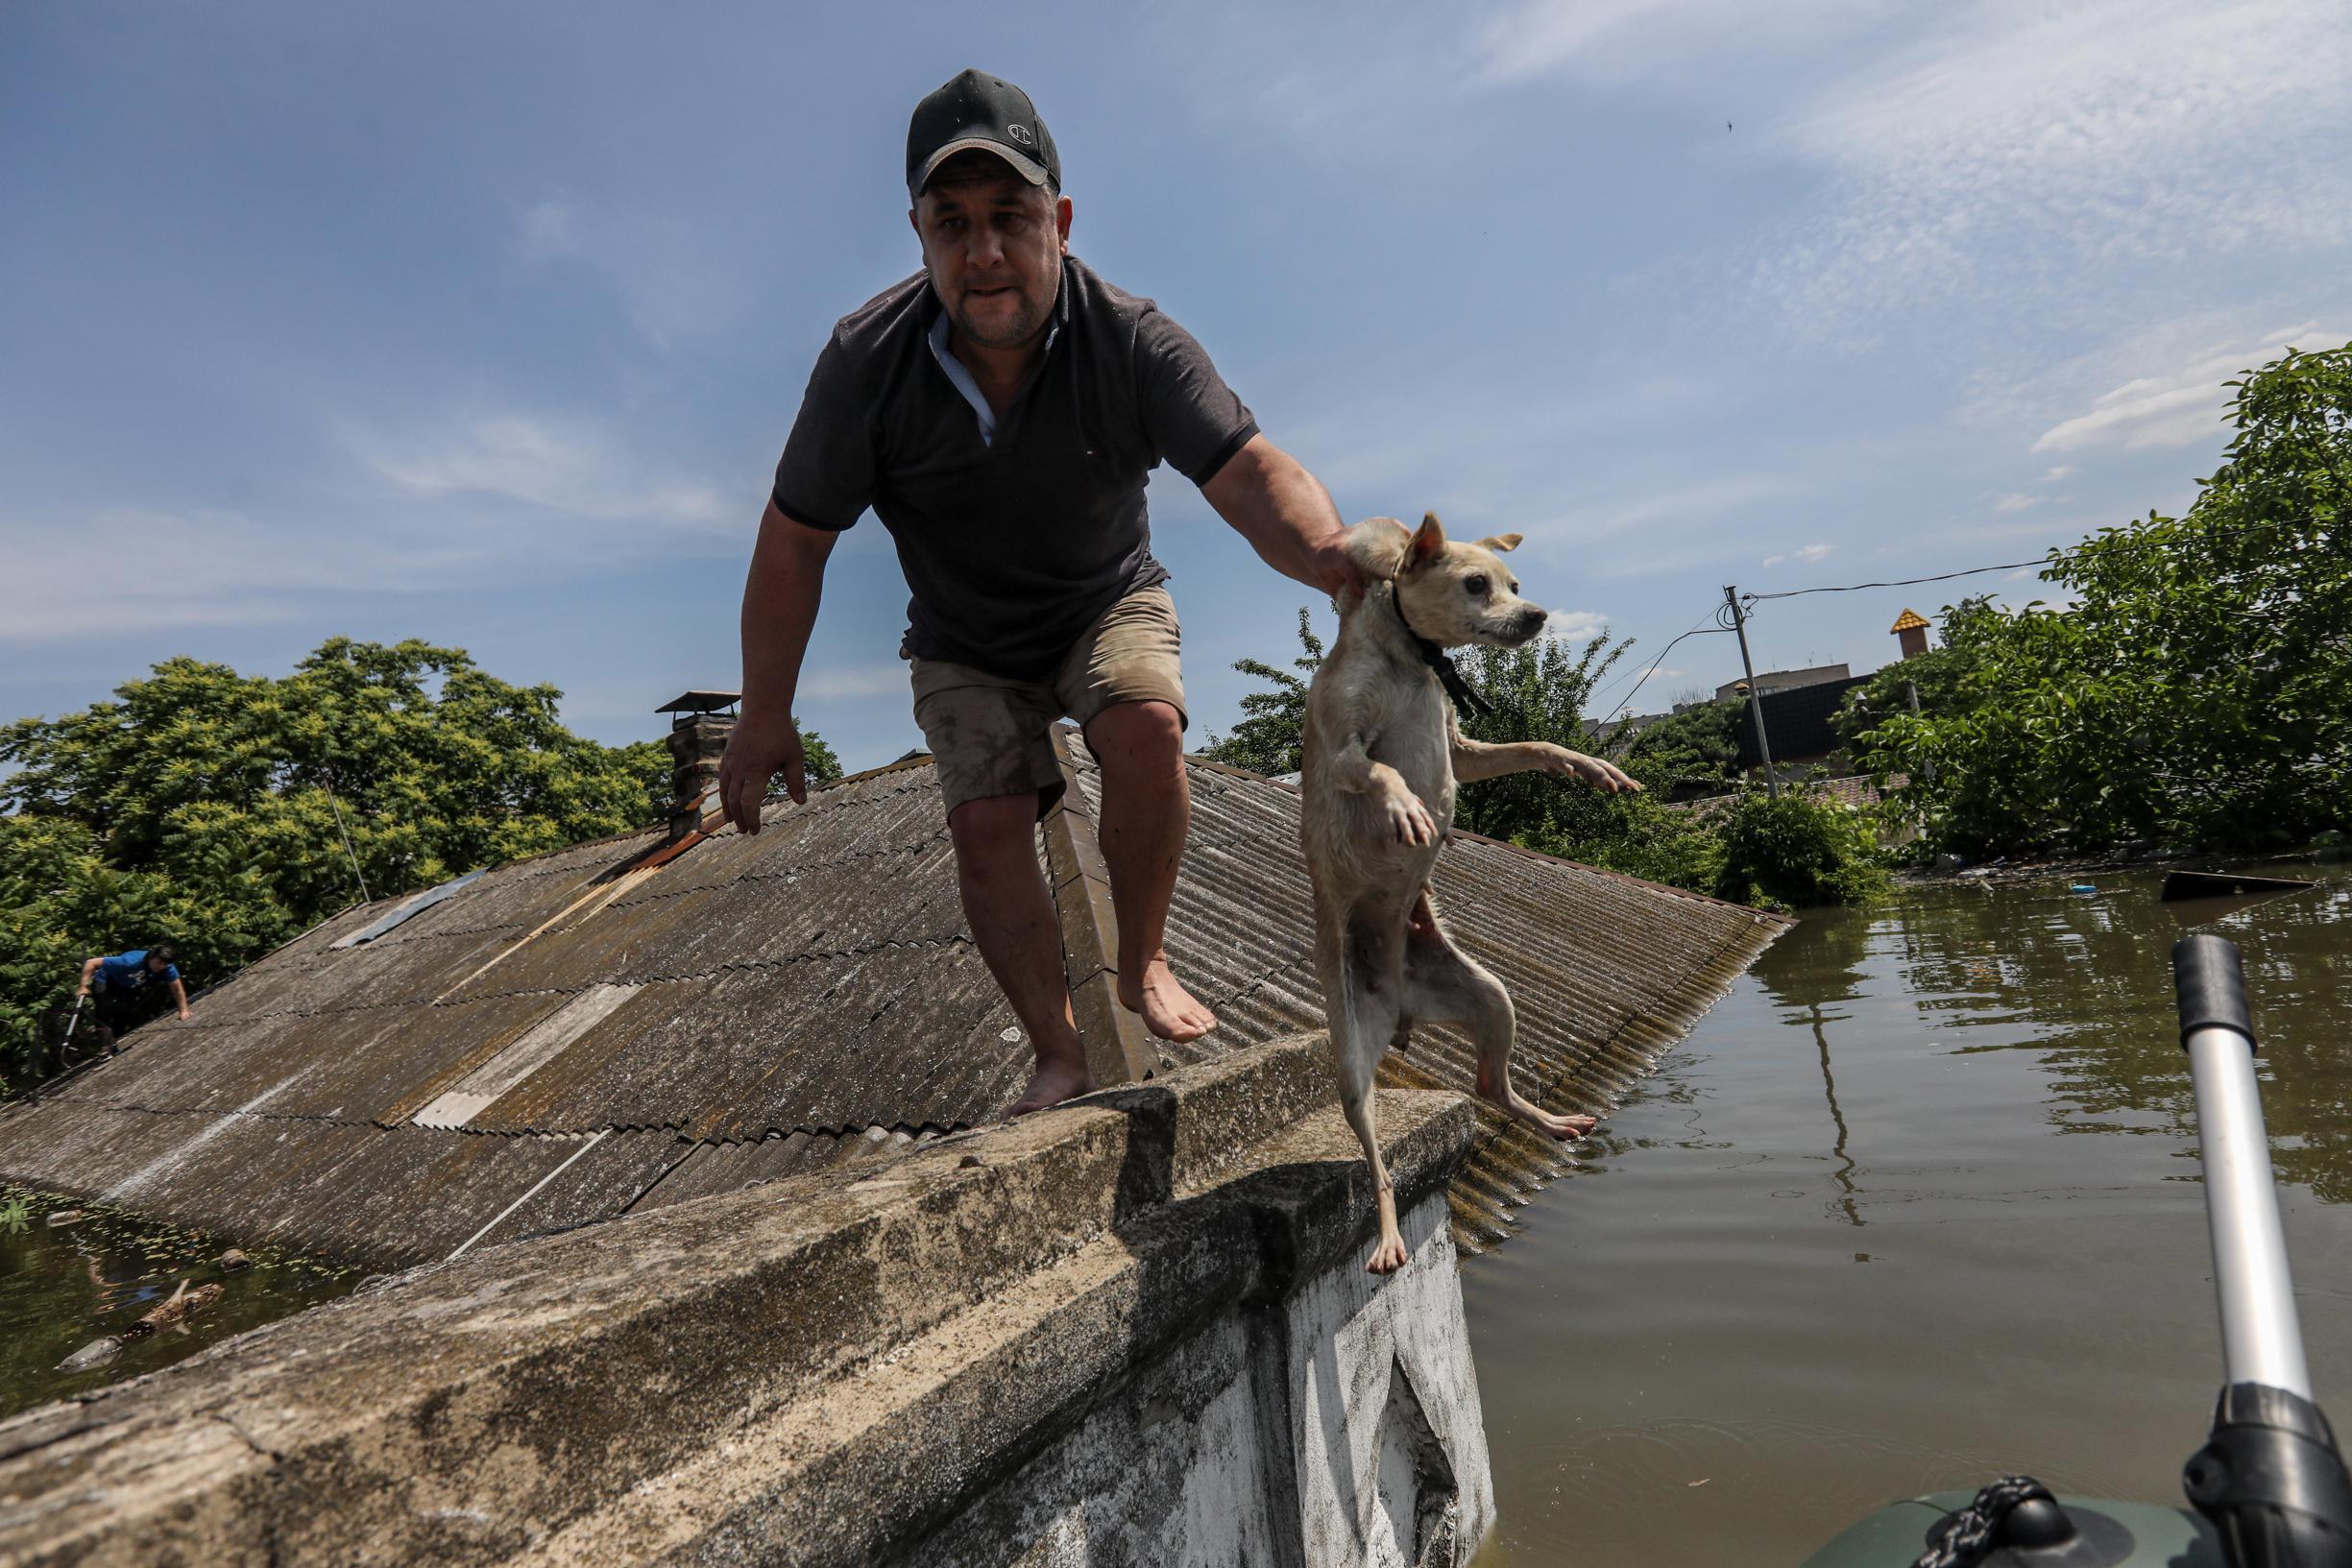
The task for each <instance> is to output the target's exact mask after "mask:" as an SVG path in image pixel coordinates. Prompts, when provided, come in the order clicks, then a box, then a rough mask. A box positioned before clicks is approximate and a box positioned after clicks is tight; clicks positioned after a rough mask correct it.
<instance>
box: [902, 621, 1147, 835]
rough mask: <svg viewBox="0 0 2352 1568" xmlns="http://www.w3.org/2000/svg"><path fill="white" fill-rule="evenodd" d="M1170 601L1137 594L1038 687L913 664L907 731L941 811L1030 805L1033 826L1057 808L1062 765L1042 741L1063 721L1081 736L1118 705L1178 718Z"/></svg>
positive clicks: (941, 664) (939, 663) (959, 667)
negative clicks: (935, 784)
mask: <svg viewBox="0 0 2352 1568" xmlns="http://www.w3.org/2000/svg"><path fill="white" fill-rule="evenodd" d="M1177 642H1178V637H1177V629H1176V600H1174V599H1172V598H1170V597H1169V596H1168V591H1167V590H1166V589H1165V588H1161V587H1159V586H1157V585H1154V586H1153V587H1151V588H1142V589H1137V590H1136V591H1134V592H1132V593H1130V594H1128V596H1127V597H1126V598H1124V599H1121V600H1120V601H1119V602H1118V603H1117V604H1114V605H1112V606H1111V607H1110V608H1109V609H1108V610H1106V611H1104V612H1103V618H1102V619H1101V620H1098V621H1096V622H1095V623H1094V625H1092V626H1091V627H1089V628H1087V631H1086V635H1085V636H1083V637H1081V638H1079V639H1078V642H1077V645H1076V646H1074V647H1072V648H1071V650H1070V652H1069V654H1068V656H1067V657H1066V658H1064V659H1063V660H1062V663H1061V667H1060V668H1059V669H1057V670H1055V672H1054V673H1053V674H1052V675H1051V676H1049V677H1047V678H1046V679H1045V680H1043V681H1013V680H1007V679H1006V678H1005V677H1004V676H1002V675H991V674H989V673H988V672H987V671H986V670H982V669H974V668H973V667H972V666H971V665H969V664H953V663H947V662H946V661H945V660H939V659H917V660H916V661H914V721H915V723H917V724H919V725H921V726H922V729H923V740H924V743H925V744H926V745H928V746H929V747H930V748H931V754H932V756H933V757H934V758H935V759H937V760H938V765H939V787H940V789H941V790H942V791H944V792H945V794H946V795H947V808H948V809H949V810H950V811H953V810H955V809H956V808H957V807H958V806H961V805H963V804H964V803H965V802H966V801H976V800H985V799H987V798H988V797H989V796H992V795H1028V794H1032V793H1033V794H1035V795H1036V796H1037V812H1038V814H1039V815H1040V816H1042V815H1044V814H1045V812H1046V811H1048V810H1050V809H1051V808H1053V805H1054V803H1055V801H1057V800H1059V799H1060V798H1061V791H1062V780H1061V764H1060V763H1059V762H1058V761H1056V760H1055V757H1054V743H1053V741H1052V740H1051V739H1050V738H1049V737H1048V734H1047V732H1048V731H1049V730H1050V729H1051V728H1052V727H1053V724H1054V721H1055V719H1058V718H1061V717H1063V716H1065V715H1067V716H1068V717H1070V718H1073V719H1075V720H1077V721H1078V724H1079V728H1080V729H1083V728H1084V727H1085V726H1086V725H1088V724H1090V723H1092V722H1093V721H1094V716H1095V715H1096V714H1097V713H1100V712H1103V709H1105V708H1108V707H1110V706H1111V705H1112V704H1113V703H1122V702H1164V703H1167V704H1168V705H1169V706H1171V707H1173V708H1174V709H1175V710H1176V715H1177V717H1178V719H1179V720H1181V719H1182V718H1183V715H1184V677H1183V673H1182V671H1181V670H1180V669H1179V668H1178V667H1177V663H1176V652H1177Z"/></svg>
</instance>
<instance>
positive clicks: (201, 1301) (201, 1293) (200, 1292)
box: [58, 1280, 223, 1372]
mask: <svg viewBox="0 0 2352 1568" xmlns="http://www.w3.org/2000/svg"><path fill="white" fill-rule="evenodd" d="M222 1291H223V1288H222V1287H221V1286H218V1285H199V1286H198V1287H196V1289H195V1290H193V1291H191V1290H189V1289H188V1282H187V1281H186V1280H182V1281H181V1282H180V1289H179V1290H177V1291H173V1292H172V1293H171V1298H170V1299H169V1300H167V1301H163V1302H160V1303H158V1305H157V1306H156V1307H155V1308H154V1309H153V1310H151V1311H150V1312H149V1313H148V1314H147V1315H146V1316H144V1317H142V1318H140V1319H139V1320H138V1321H137V1322H135V1323H133V1324H132V1325H131V1326H130V1327H129V1328H127V1329H125V1330H123V1331H122V1332H121V1333H120V1334H102V1335H100V1336H99V1337H98V1338H97V1339H92V1340H91V1341H90V1342H89V1343H88V1344H85V1345H84V1346H83V1347H82V1348H81V1349H79V1350H77V1351H75V1352H74V1353H73V1354H72V1355H70V1356H68V1357H66V1358H65V1359H64V1360H63V1361H61V1362H60V1363H58V1370H59V1371H61V1372H86V1371H88V1370H89V1369H90V1368H91V1367H93V1366H104V1365H106V1363H109V1362H110V1361H112V1360H113V1359H114V1358H115V1357H117V1356H119V1355H121V1354H122V1353H123V1346H125V1345H127V1344H130V1343H133V1341H135V1340H139V1339H146V1338H147V1337H148V1336H149V1335H152V1334H154V1333H155V1332H156V1331H157V1330H158V1329H167V1328H179V1327H181V1326H182V1325H183V1324H184V1323H185V1322H186V1321H187V1319H189V1318H191V1317H193V1316H195V1315H197V1314H198V1313H200V1312H203V1311H204V1310H205V1309H206V1307H209V1306H211V1305H212V1303H214V1302H215V1301H218V1300H219V1299H220V1298H221V1295H222Z"/></svg>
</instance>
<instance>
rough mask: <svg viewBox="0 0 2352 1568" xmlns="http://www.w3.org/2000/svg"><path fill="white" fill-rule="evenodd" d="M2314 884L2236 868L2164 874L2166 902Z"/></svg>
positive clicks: (2241, 895)
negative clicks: (2238, 870)
mask: <svg viewBox="0 0 2352 1568" xmlns="http://www.w3.org/2000/svg"><path fill="white" fill-rule="evenodd" d="M2313 885H2314V884H2313V883H2311V882H2309V881H2306V880H2303V879H2301V878H2299V877H2248V876H2245V875H2244V874H2243V873H2241V872H2234V871H2168V872H2166V873H2165V874H2164V894H2163V899H2164V902H2165V903H2167V904H2179V903H2181V902H2183V901H2184V900H2188V899H2226V898H2245V897H2248V896H2258V895H2262V894H2271V893H2300V892H2302V891H2303V890H2304V889H2305V888H2307V887H2310V886H2313Z"/></svg>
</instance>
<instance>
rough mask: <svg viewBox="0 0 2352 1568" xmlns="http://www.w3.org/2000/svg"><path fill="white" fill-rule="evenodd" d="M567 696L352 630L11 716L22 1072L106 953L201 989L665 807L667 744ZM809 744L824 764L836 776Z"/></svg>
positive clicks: (13, 921)
mask: <svg viewBox="0 0 2352 1568" xmlns="http://www.w3.org/2000/svg"><path fill="white" fill-rule="evenodd" d="M560 695H561V693H559V692H558V691H557V690H556V689H555V688H553V687H550V686H544V685H542V686H532V687H519V686H513V685H509V684H508V683H506V682H504V681H500V680H498V679H497V678H496V677H495V676H492V675H490V674H489V673H487V672H486V671H484V670H482V669H479V668H478V667H476V666H475V664H474V663H473V660H472V659H471V658H469V657H468V656H467V655H466V654H465V653H464V652H463V651H462V650H459V649H455V648H439V647H433V646H430V645H429V644H426V643H424V642H421V641H414V640H411V641H405V642H400V643H397V644H389V645H388V644H383V643H374V642H356V641H352V640H351V639H346V638H335V639H329V640H328V641H327V642H325V643H323V644H322V645H321V646H320V647H319V649H318V651H316V652H315V653H313V654H311V655H310V656H309V657H307V658H305V659H304V660H303V661H302V663H299V664H298V665H296V666H295V668H294V670H293V672H292V673H291V674H289V675H286V676H283V677H276V678H273V677H268V676H247V675H240V674H238V673H237V672H236V671H235V670H233V669H230V667H228V666H227V665H224V664H215V663H201V662H199V661H196V660H192V659H174V660H169V661H166V662H165V663H160V664H158V665H156V666H155V667H154V669H153V670H152V671H151V672H150V673H149V674H148V675H147V676H146V677H144V678H142V679H138V680H133V681H131V682H128V683H126V684H125V685H124V686H122V687H120V688H117V690H116V692H115V696H114V698H113V700H111V701H108V702H101V703H96V704H93V705H91V706H90V707H89V708H87V709H85V710H83V711H82V712H77V713H67V714H64V715H62V716H61V717H58V718H52V719H37V718H36V719H23V720H19V721H18V722H16V723H13V724H11V725H8V726H6V727H4V728H0V762H7V763H12V764H14V767H15V771H14V772H12V774H10V775H9V776H8V777H7V778H6V779H5V780H0V812H4V813H5V814H0V1065H4V1066H5V1067H6V1068H7V1069H8V1070H9V1071H8V1073H7V1076H8V1077H9V1078H11V1079H20V1078H21V1077H22V1075H23V1073H24V1071H25V1069H26V1067H27V1065H28V1064H29V1062H30V1060H31V1053H32V1051H33V1050H34V1049H35V1047H36V1042H37V1040H38V1038H39V1033H38V1031H39V1027H40V1023H41V1020H42V1018H43V1016H44V1015H45V1014H47V1013H49V1012H51V1011H52V1010H53V1009H55V1008H56V1007H58V1006H60V1005H61V1004H62V1002H63V1001H66V1000H69V999H70V996H71V993H72V987H73V980H74V971H75V967H76V965H77V964H78V963H79V961H80V960H81V959H82V958H84V957H85V956H87V955H89V954H91V953H111V952H119V951H122V950H124V949H126V948H133V947H145V946H149V945H152V944H153V943H156V942H160V941H169V942H171V943H172V944H174V945H175V946H176V947H177V948H178V949H179V951H180V953H181V958H180V966H181V971H182V975H183V976H184V977H186V978H187V980H188V983H189V986H190V989H194V988H195V987H197V986H201V985H204V984H206V983H209V982H211V981H214V980H217V979H220V978H222V977H225V976H227V975H228V974H230V973H231V972H232V971H233V970H235V969H236V968H237V967H238V966H239V965H240V964H243V963H246V962H248V961H250V960H251V959H253V958H254V957H255V956H257V955H259V954H260V953H266V952H268V951H269V950H270V949H271V948H273V947H276V946H278V945H279V944H280V943H282V942H284V941H286V940H288V939H289V938H291V937H293V936H294V935H296V934H297V933H299V932H301V931H302V930H303V929H306V928H308V927H310V926H312V925H314V924H316V923H317V922H318V921H319V920H321V919H323V918H325V917H326V916H327V915H328V914H331V913H333V912H334V911H335V910H337V909H340V908H342V907H344V906H346V905H350V904H352V903H354V902H356V901H358V900H359V899H360V897H361V890H360V879H361V878H364V880H365V883H366V892H367V894H368V896H371V897H374V898H383V897H386V896H388V895H391V894H396V893H404V892H409V891H412V890H414V889H417V888H421V887H426V886H430V885H431V884H433V883H435V882H439V881H443V880H447V879H449V878H450V877H453V876H457V875H459V874H460V873H463V872H466V871H470V870H473V869H474V868H475V867H478V866H486V865H494V864H497V863H499V862H501V861H506V860H513V859H517V858H520V857H521V856H530V855H537V854H540V853H542V852H544V851H546V850H551V849H557V848H560V847H562V846H564V845H566V844H570V843H576V842H578V841H579V840H581V839H586V838H594V837H598V836H601V835H604V834H608V833H617V832H626V831H629V830H633V829H637V828H642V827H643V826H645V825H646V824H647V823H649V822H651V821H653V820H655V819H656V818H657V817H659V815H660V814H661V812H662V810H663V808H665V807H666V805H667V801H668V797H669V769H670V759H669V756H668V754H667V751H666V750H665V749H664V748H663V747H662V746H661V745H659V744H658V743H656V742H653V741H650V740H648V741H642V742H639V743H637V744H634V745H629V746H621V747H609V746H603V745H599V744H597V743H596V742H595V741H593V740H588V739H585V738H583V737H581V736H575V735H573V734H572V733H571V732H570V731H569V730H567V729H566V728H565V727H564V726H563V724H562V723H561V722H560V721H559V720H558V718H557V716H556V703H557V699H558V698H559V696H560ZM806 738H807V741H808V746H809V752H810V762H811V767H810V772H811V775H812V777H822V776H825V775H826V772H827V770H830V772H831V774H833V775H837V774H838V771H839V769H838V765H837V764H836V763H834V761H833V758H832V753H831V752H830V750H827V749H826V748H824V746H823V742H822V741H821V740H819V739H818V738H817V737H816V736H813V735H812V736H807V737H806ZM820 759H821V760H820ZM347 840H348V845H349V849H348V852H347V849H346V844H347ZM354 859H355V860H356V862H357V867H358V871H357V875H356V876H355V875H354V872H353V867H352V862H353V860H354Z"/></svg>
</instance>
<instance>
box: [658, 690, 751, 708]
mask: <svg viewBox="0 0 2352 1568" xmlns="http://www.w3.org/2000/svg"><path fill="white" fill-rule="evenodd" d="M742 700H743V694H742V693H741V692H740V691H689V692H688V693H687V694H686V695H685V696H683V697H672V698H670V699H669V701H667V702H666V703H664V704H662V706H661V707H659V708H657V709H655V710H654V712H657V713H715V712H718V711H719V710H720V709H722V708H733V707H734V706H735V705H736V704H737V703H739V702H741V701H742Z"/></svg>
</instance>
